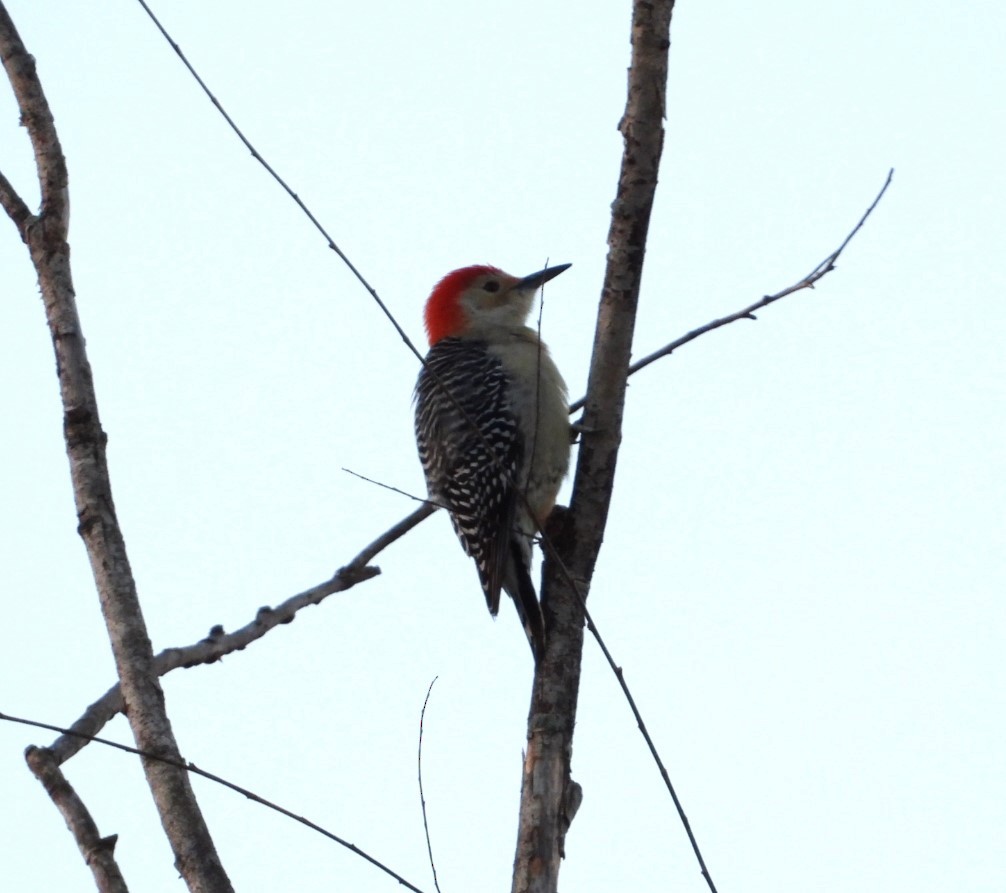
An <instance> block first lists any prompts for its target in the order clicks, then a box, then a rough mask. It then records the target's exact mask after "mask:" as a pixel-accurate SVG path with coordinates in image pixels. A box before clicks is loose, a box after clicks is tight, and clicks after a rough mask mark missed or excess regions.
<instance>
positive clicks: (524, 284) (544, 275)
mask: <svg viewBox="0 0 1006 893" xmlns="http://www.w3.org/2000/svg"><path fill="white" fill-rule="evenodd" d="M571 266H573V265H572V264H559V266H557V267H545V269H544V270H539V271H538V272H537V273H532V274H531V275H530V276H525V277H524V278H523V279H521V280H520V282H518V283H517V286H516V287H517V288H519V289H520V290H521V291H524V290H525V289H529V288H540V287H541V286H542V285H544V284H545V283H546V282H548V280H549V279H555V277H556V276H558V275H559V274H560V273H561V272H563V270H568V269H569V268H570V267H571Z"/></svg>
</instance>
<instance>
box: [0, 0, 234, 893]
mask: <svg viewBox="0 0 1006 893" xmlns="http://www.w3.org/2000/svg"><path fill="white" fill-rule="evenodd" d="M0 58H2V60H3V65H4V68H5V70H6V72H7V76H8V78H9V80H10V82H11V86H12V88H13V90H14V95H15V97H16V98H17V102H18V106H19V108H20V110H21V120H22V121H23V122H24V124H25V126H26V127H27V128H28V134H29V136H30V138H31V142H32V146H33V148H34V150H35V161H36V165H37V167H38V176H39V183H40V185H41V192H42V206H41V211H40V214H39V216H38V218H37V219H36V220H34V221H33V222H32V225H31V226H23V228H22V238H23V239H25V241H26V243H27V245H28V250H29V252H30V254H31V257H32V261H33V263H34V265H35V270H36V273H37V275H38V282H39V287H40V290H41V292H42V301H43V304H44V305H45V313H46V321H47V322H48V324H49V331H50V335H51V337H52V343H53V349H54V352H55V355H56V369H57V374H58V377H59V388H60V397H61V399H62V403H63V433H64V438H65V440H66V452H67V457H68V458H69V461H70V477H71V480H72V483H73V492H74V501H75V503H76V508H77V518H78V522H79V524H78V532H79V533H80V535H81V537H82V539H83V540H84V544H85V546H86V547H87V553H88V557H89V559H90V561H91V569H92V573H93V574H94V579H95V583H96V586H97V590H98V597H99V601H100V603H101V610H102V615H103V617H104V620H105V626H106V628H107V629H108V635H109V639H110V641H111V645H112V653H113V655H114V657H115V665H116V670H117V672H118V675H119V680H120V682H121V685H122V691H123V695H124V697H125V701H126V703H127V704H128V705H129V709H128V711H127V714H128V719H129V725H130V728H131V729H132V732H133V736H134V738H135V740H136V743H137V745H138V746H139V748H140V750H142V751H143V752H144V753H147V754H151V753H156V754H160V755H164V756H166V757H167V758H169V759H174V760H175V761H176V762H177V761H178V760H180V756H179V753H178V745H177V743H176V741H175V737H174V734H173V732H172V729H171V723H170V721H169V720H168V716H167V713H166V711H165V704H164V694H163V692H162V691H161V687H160V684H159V683H158V681H157V675H156V673H155V672H154V667H153V662H154V655H153V650H152V648H151V645H150V638H149V636H148V635H147V629H146V625H145V623H144V620H143V614H142V612H141V610H140V602H139V598H138V597H137V593H136V583H135V581H134V579H133V575H132V571H131V570H130V567H129V558H128V556H127V554H126V546H125V541H124V539H123V535H122V530H121V529H120V527H119V522H118V518H117V516H116V513H115V504H114V501H113V499H112V486H111V481H110V478H109V473H108V463H107V460H106V455H105V441H106V437H105V432H104V431H103V430H102V428H101V421H100V419H99V416H98V401H97V397H96V395H95V391H94V382H93V380H92V376H91V367H90V364H89V362H88V359H87V353H86V351H85V348H84V336H83V332H82V329H81V325H80V318H79V316H78V314H77V304H76V300H75V297H74V289H73V279H72V276H71V273H70V246H69V245H68V244H67V241H66V232H67V225H68V220H69V202H68V199H67V174H66V164H65V162H64V160H63V153H62V149H61V148H60V145H59V139H58V137H57V135H56V129H55V126H54V125H53V118H52V113H51V112H50V110H49V104H48V102H47V101H46V98H45V94H44V92H43V90H42V85H41V83H40V82H39V80H38V76H37V74H36V71H35V61H34V59H32V57H31V56H30V55H29V54H28V51H27V50H26V49H25V47H24V44H23V43H22V41H21V38H20V36H19V35H18V33H17V30H16V29H15V27H14V24H13V22H12V21H11V19H10V16H9V15H8V13H7V10H6V8H5V7H4V6H3V5H2V3H0ZM143 769H144V772H145V774H146V777H147V783H148V784H149V786H150V790H151V793H152V794H153V797H154V802H155V804H156V805H157V810H158V813H159V815H160V818H161V824H162V826H163V828H164V831H165V834H166V835H167V837H168V840H169V842H170V844H171V848H172V851H173V852H174V855H175V865H176V867H177V868H178V871H179V872H180V873H181V875H182V876H183V877H184V878H185V882H186V883H187V884H188V886H189V889H190V890H192V891H193V893H230V890H231V889H232V888H231V884H230V881H229V880H228V878H227V874H226V872H225V871H224V869H223V865H222V864H221V863H220V859H219V857H218V855H217V852H216V849H215V847H214V845H213V840H212V838H211V837H210V833H209V829H208V828H207V827H206V823H205V821H204V820H203V816H202V813H201V812H200V810H199V805H198V804H197V803H196V799H195V795H194V794H193V792H192V786H191V784H190V782H189V776H188V774H187V773H186V772H184V771H181V770H179V769H178V768H177V767H176V766H174V765H172V764H171V763H169V762H164V761H160V760H152V759H150V758H148V757H144V758H143Z"/></svg>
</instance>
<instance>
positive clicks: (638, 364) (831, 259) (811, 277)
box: [569, 167, 894, 413]
mask: <svg viewBox="0 0 1006 893" xmlns="http://www.w3.org/2000/svg"><path fill="white" fill-rule="evenodd" d="M893 178H894V168H893V167H892V168H891V169H890V170H889V171H888V172H887V179H886V180H885V181H884V185H883V186H882V187H881V189H880V192H878V193H877V196H876V198H874V200H873V201H872V202H871V203H870V206H869V207H868V208H867V209H866V210H865V211H864V212H863V216H862V217H860V218H859V222H858V223H857V224H856V225H855V226H854V227H853V228H852V230H851V232H850V233H849V234H848V235H847V236H846V237H845V240H844V241H843V242H842V244H841V245H839V246H838V248H836V249H835V250H834V251H832V252H831V254H829V255H828V256H827V257H826V258H825V259H824V260H823V261H821V263H819V264H818V265H817V266H816V267H814V269H813V270H811V271H810V272H809V273H808V274H807V275H806V276H804V277H803V278H802V279H800V280H799V281H797V282H794V283H793V284H792V285H790V286H787V287H786V288H784V289H782V290H781V291H777V292H776V293H775V294H772V295H765V296H764V297H763V298H761V299H760V300H758V301H755V302H754V303H753V304H751V305H749V306H747V307H745V308H744V309H742V310H738V311H736V312H735V313H731V314H730V315H729V316H724V317H721V318H720V319H714V320H712V321H711V322H707V323H706V324H705V325H704V326H699V327H698V328H697V329H692V330H691V331H690V332H687V333H685V334H684V335H682V336H681V337H680V338H676V339H675V340H674V341H672V342H671V343H670V344H665V345H664V346H663V347H661V348H660V349H659V350H655V351H653V353H650V354H647V355H646V356H645V357H642V358H641V359H638V360H636V361H635V362H634V363H632V364H631V365H630V366H629V375H635V374H636V373H637V372H639V370H640V369H645V368H646V367H647V366H649V365H650V363H654V362H656V361H657V360H659V359H660V358H661V357H666V356H670V355H671V354H672V353H674V351H676V350H677V349H678V348H679V347H683V346H684V345H685V344H688V342H689V341H694V340H695V339H696V338H698V337H699V336H700V335H705V334H706V332H711V331H713V330H714V329H719V328H721V327H723V326H726V325H729V324H730V323H732V322H737V320H739V319H757V317H756V316H755V311H757V310H761V309H762V307H768V305H769V304H774V303H775V302H776V301H779V300H781V299H782V298H785V297H786V296H787V295H791V294H793V293H794V292H798V291H802V290H803V289H805V288H813V287H814V285H815V284H816V283H817V282H818V281H819V280H821V279H823V278H824V277H825V276H827V275H828V274H829V273H830V272H831V271H832V270H834V269H835V262H836V261H837V260H838V258H839V257H840V255H841V254H842V252H843V251H845V249H846V246H847V245H848V244H849V243H850V242H851V241H852V239H853V237H854V236H855V235H856V234H857V233H858V232H859V231H860V229H862V227H863V224H864V223H866V220H867V218H868V217H869V216H870V215H871V214H872V213H873V211H874V209H875V208H876V207H877V205H878V204H879V203H880V200H881V199H882V198H883V197H884V193H885V192H887V187H888V186H890V185H891V181H892V180H893ZM585 400H586V398H584V397H581V398H580V399H579V400H576V401H574V402H573V403H571V404H570V406H569V411H570V412H571V413H572V412H576V411H578V410H580V409H582V408H583V405H584V402H585Z"/></svg>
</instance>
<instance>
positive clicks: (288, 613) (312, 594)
mask: <svg viewBox="0 0 1006 893" xmlns="http://www.w3.org/2000/svg"><path fill="white" fill-rule="evenodd" d="M435 510H436V509H435V507H434V506H432V505H422V506H420V507H419V508H418V509H416V510H415V511H414V512H413V513H412V514H411V515H408V516H407V517H405V518H403V519H402V520H401V521H399V522H398V523H397V524H395V525H394V526H393V527H391V528H389V529H388V530H386V531H385V532H384V533H382V534H381V535H380V536H379V537H378V538H377V539H375V540H374V541H373V542H372V543H370V544H369V545H368V546H366V547H365V548H364V549H363V550H362V551H361V552H360V554H359V555H357V556H356V557H355V558H354V559H353V560H352V561H350V562H349V564H347V565H345V566H344V567H341V568H339V570H337V571H336V572H335V574H334V575H333V576H332V578H331V579H330V580H326V581H325V582H324V583H319V584H318V585H317V586H312V587H311V588H310V589H305V590H304V591H303V592H300V593H298V594H297V595H293V596H290V598H288V599H286V600H285V601H283V602H281V603H280V604H279V605H277V606H276V607H275V608H270V607H264V608H259V610H258V612H257V613H256V615H255V617H254V619H253V620H251V621H250V622H249V623H247V624H245V625H244V626H242V627H241V628H240V629H237V630H235V631H234V632H232V633H225V632H224V631H223V628H222V627H219V626H218V627H214V628H213V629H211V630H210V633H209V635H208V636H207V637H206V638H205V639H203V640H202V641H201V642H196V643H195V644H194V645H185V646H178V647H174V648H165V649H164V650H163V651H162V652H161V653H160V654H158V655H157V657H156V658H154V672H156V673H157V675H158V676H163V675H165V674H166V673H170V672H171V671H172V670H177V669H180V668H182V667H185V668H188V667H194V666H197V665H199V664H211V663H215V662H216V661H218V660H220V659H221V658H223V657H225V656H226V655H228V654H233V653H234V652H236V651H242V650H243V649H245V648H247V647H248V646H249V645H250V644H251V643H252V642H254V641H256V640H257V639H261V638H262V637H263V636H264V635H265V634H266V633H267V632H269V631H270V630H272V629H275V628H276V627H278V626H282V625H283V624H285V623H290V622H291V621H292V620H293V619H294V617H296V615H297V613H298V612H299V611H300V610H302V609H303V608H307V607H309V606H311V605H318V604H321V602H323V601H324V600H325V599H326V598H328V596H330V595H334V594H335V593H337V592H345V591H346V590H347V589H351V588H352V587H353V586H355V585H356V584H357V583H362V582H364V581H365V580H369V579H371V578H372V577H376V576H377V575H378V574H379V573H380V572H381V569H380V568H379V567H372V566H371V565H370V561H372V560H373V558H374V557H375V556H377V555H378V554H379V553H380V552H381V551H383V550H384V549H385V548H387V547H388V546H390V545H391V544H392V543H393V542H395V540H397V539H400V538H401V537H403V536H404V535H405V534H406V533H408V532H409V531H410V530H412V528H413V527H415V526H416V525H417V524H419V523H420V522H422V521H424V520H425V519H426V518H428V517H429V516H430V515H432V514H433V512H434V511H435ZM122 707H123V703H122V692H121V689H120V688H119V686H118V685H113V686H112V687H111V688H110V689H109V690H108V691H106V692H105V694H103V695H102V696H101V697H100V698H98V700H97V701H95V702H94V703H93V704H91V705H90V706H89V707H88V708H87V710H85V711H84V713H83V715H82V716H81V717H80V718H79V719H78V720H77V721H76V722H75V723H74V724H73V725H72V726H71V727H70V731H71V734H69V735H63V736H61V737H59V738H57V739H56V741H54V742H53V744H52V745H51V746H50V747H49V750H50V751H52V753H53V755H54V757H55V759H56V761H57V762H58V763H65V762H66V761H67V760H68V759H70V757H72V756H73V755H74V754H76V753H77V752H78V751H80V750H81V749H82V748H84V747H85V746H86V745H87V742H88V740H89V739H90V738H93V737H94V736H95V735H97V734H98V732H99V731H101V729H102V728H104V726H105V724H106V723H108V722H109V721H110V720H111V719H112V718H113V717H115V716H116V715H117V714H119V713H121V712H122Z"/></svg>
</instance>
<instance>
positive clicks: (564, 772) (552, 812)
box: [512, 0, 674, 893]
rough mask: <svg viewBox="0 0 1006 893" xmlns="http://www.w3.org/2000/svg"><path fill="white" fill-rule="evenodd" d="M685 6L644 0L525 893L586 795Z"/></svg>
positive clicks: (542, 885) (556, 609)
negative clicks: (590, 626) (583, 670)
mask: <svg viewBox="0 0 1006 893" xmlns="http://www.w3.org/2000/svg"><path fill="white" fill-rule="evenodd" d="M673 7H674V2H673V0H634V3H633V12H632V61H631V64H630V68H629V86H628V99H627V102H626V108H625V114H624V116H623V118H622V121H621V123H620V130H621V132H622V135H623V137H624V142H625V146H624V151H623V156H622V167H621V173H620V176H619V182H618V192H617V195H616V198H615V202H614V204H613V206H612V220H611V229H610V230H609V234H608V245H609V252H608V266H607V271H606V274H605V281H604V287H603V291H602V295H601V303H600V307H599V310H598V318H597V328H596V331H595V339H594V351H593V356H592V359H591V367H590V375H589V380H588V386H587V399H586V412H585V414H584V433H583V436H582V438H581V443H580V452H579V459H578V462H577V468H576V474H575V478H574V484H573V499H572V503H571V507H570V510H569V512H568V513H567V514H566V516H565V517H564V518H562V519H561V521H560V522H559V526H560V527H561V529H560V530H558V531H557V532H556V534H555V535H554V536H551V537H550V538H551V541H552V543H553V544H554V546H555V548H556V549H557V550H558V553H559V557H560V559H561V561H556V560H555V559H553V558H552V557H551V555H546V560H545V565H544V569H543V585H542V608H543V611H544V613H545V621H546V625H547V629H548V646H547V648H546V651H545V655H544V658H543V659H542V660H541V661H540V662H539V663H538V666H537V667H536V669H535V678H534V688H533V692H532V698H531V709H530V712H529V716H528V744H527V751H526V756H525V760H524V775H523V782H522V786H521V808H520V827H519V830H518V840H517V853H516V857H515V860H514V878H513V888H512V889H513V891H514V893H554V891H555V890H556V889H557V887H558V875H559V864H560V859H561V857H562V854H563V851H564V841H565V834H566V830H567V828H568V827H569V822H570V821H571V819H572V815H573V813H574V812H575V811H576V807H577V806H578V805H579V801H580V799H581V797H582V792H581V790H580V787H579V785H577V784H576V783H575V782H573V781H572V779H571V777H570V755H571V752H572V741H573V728H574V725H575V717H576V703H577V694H578V690H579V683H580V663H581V660H582V653H583V619H584V613H583V608H582V606H581V601H580V598H581V594H582V596H583V597H586V593H587V592H588V589H589V585H590V580H591V577H592V576H593V570H594V564H595V562H596V560H597V555H598V551H599V549H600V546H601V541H602V539H603V533H604V527H605V523H606V520H607V514H608V504H609V502H610V499H611V492H612V485H613V482H614V474H615V465H616V462H617V457H618V446H619V442H620V440H621V427H622V412H623V407H624V403H625V383H626V378H627V369H628V365H629V356H630V351H631V346H632V335H633V329H634V325H635V316H636V305H637V302H638V296H639V283H640V278H641V275H642V264H643V256H644V253H645V249H646V234H647V230H648V228H649V219H650V211H651V209H652V207H653V196H654V192H655V190H656V185H657V170H658V167H659V163H660V156H661V151H662V148H663V117H664V111H665V108H666V105H665V91H666V84H667V59H668V48H669V46H670V37H669V33H670V23H671V13H672V10H673ZM549 532H550V534H551V533H552V531H549ZM563 565H564V566H565V568H568V569H569V572H570V573H571V575H572V577H571V578H570V577H569V576H568V575H567V574H566V573H565V572H564V570H563V567H562V566H563ZM572 580H575V581H576V584H577V585H575V586H574V585H572ZM577 590H578V591H579V592H578V591H577Z"/></svg>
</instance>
